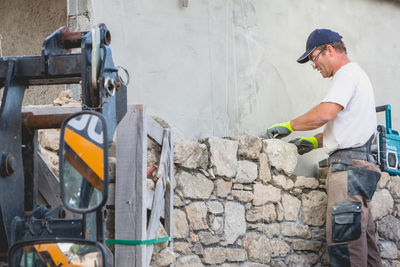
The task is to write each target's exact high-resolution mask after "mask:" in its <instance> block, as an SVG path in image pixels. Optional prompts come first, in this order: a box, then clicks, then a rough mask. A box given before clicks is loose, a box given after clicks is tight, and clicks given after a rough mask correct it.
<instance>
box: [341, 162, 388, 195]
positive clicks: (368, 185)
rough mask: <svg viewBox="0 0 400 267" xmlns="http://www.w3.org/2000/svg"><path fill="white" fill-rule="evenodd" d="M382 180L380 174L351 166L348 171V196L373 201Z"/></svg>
mask: <svg viewBox="0 0 400 267" xmlns="http://www.w3.org/2000/svg"><path fill="white" fill-rule="evenodd" d="M380 178H381V174H380V173H379V172H375V171H371V170H367V169H361V168H357V167H353V166H351V167H349V169H348V180H347V181H348V183H347V194H349V195H360V196H363V197H364V198H365V199H367V200H371V199H372V196H373V195H374V193H375V190H376V186H377V184H378V181H379V179H380Z"/></svg>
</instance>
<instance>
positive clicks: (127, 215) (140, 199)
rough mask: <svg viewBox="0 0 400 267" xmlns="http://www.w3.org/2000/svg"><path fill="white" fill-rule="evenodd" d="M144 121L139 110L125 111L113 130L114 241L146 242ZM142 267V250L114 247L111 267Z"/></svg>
mask: <svg viewBox="0 0 400 267" xmlns="http://www.w3.org/2000/svg"><path fill="white" fill-rule="evenodd" d="M146 133H147V118H146V110H145V108H144V107H143V106H135V107H134V108H132V107H129V109H128V112H127V114H126V115H125V117H124V118H123V119H122V121H121V122H120V124H119V126H118V128H117V166H116V177H117V178H116V189H115V190H116V191H115V238H116V239H127V240H146V239H147V232H146V221H147V210H146V190H147V186H146V162H147V134H146ZM145 265H146V247H145V245H139V246H122V245H116V247H115V266H116V267H127V266H136V267H141V266H145Z"/></svg>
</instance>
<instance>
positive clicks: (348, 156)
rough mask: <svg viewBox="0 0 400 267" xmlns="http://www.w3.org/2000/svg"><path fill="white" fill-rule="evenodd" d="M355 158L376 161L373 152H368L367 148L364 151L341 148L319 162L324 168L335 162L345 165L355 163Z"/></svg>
mask: <svg viewBox="0 0 400 267" xmlns="http://www.w3.org/2000/svg"><path fill="white" fill-rule="evenodd" d="M353 159H359V160H366V161H370V162H375V158H374V156H372V154H370V153H368V152H367V150H365V151H362V150H359V149H357V150H356V149H354V150H352V149H341V150H336V151H335V152H333V153H332V154H331V155H330V156H329V158H327V159H324V160H321V161H320V162H319V167H320V168H324V167H328V166H330V165H331V164H333V163H340V164H345V165H351V164H353Z"/></svg>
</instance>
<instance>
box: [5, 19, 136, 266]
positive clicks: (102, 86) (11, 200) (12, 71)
mask: <svg viewBox="0 0 400 267" xmlns="http://www.w3.org/2000/svg"><path fill="white" fill-rule="evenodd" d="M110 41H111V35H110V32H109V31H108V29H107V27H106V26H105V25H104V24H99V25H97V26H96V27H94V28H93V29H92V30H91V31H82V32H69V31H68V29H67V28H66V27H62V28H60V29H58V30H57V31H55V32H54V33H53V34H51V35H50V36H48V37H47V38H46V39H45V40H44V42H43V46H42V54H41V55H38V56H22V57H3V58H0V88H2V87H4V88H5V89H4V93H3V98H2V102H1V107H0V260H1V258H4V257H5V255H6V253H7V249H8V247H9V245H10V239H11V236H12V234H13V233H12V231H11V229H12V227H11V222H12V220H13V219H14V218H15V217H16V216H18V217H24V212H25V211H31V210H33V209H34V207H35V205H36V200H35V199H34V197H32V196H35V193H34V192H32V191H33V190H34V189H33V188H32V186H29V185H31V184H32V183H31V182H30V181H29V180H25V178H24V177H28V178H32V177H33V174H32V173H33V168H30V169H29V168H27V167H26V166H24V165H26V164H25V163H26V162H25V159H24V158H23V156H22V155H23V153H22V145H23V140H22V139H23V138H22V132H23V128H22V127H21V123H22V122H23V121H24V122H25V127H28V128H31V129H41V128H46V127H47V126H46V125H45V124H46V121H47V120H46V118H44V119H43V118H40V119H38V120H35V119H34V118H32V117H31V118H30V120H22V119H21V108H22V100H23V97H24V92H25V89H27V88H28V87H29V86H30V85H52V84H74V83H80V84H81V86H82V108H83V109H92V110H95V111H98V112H100V113H102V114H103V116H104V117H105V118H106V121H107V128H108V129H107V130H108V132H109V133H110V134H109V136H110V139H111V140H112V136H113V133H114V131H115V129H116V126H117V124H118V122H119V121H120V120H121V119H122V117H123V116H124V114H125V113H126V105H127V104H126V103H127V101H126V84H125V83H124V81H123V80H122V78H121V77H120V75H119V74H120V73H119V68H118V67H115V66H114V63H113V60H112V55H111V49H110V47H109V44H110ZM73 48H80V53H79V52H77V53H72V52H71V49H73ZM128 77H129V76H128ZM50 116H52V115H50ZM49 120H54V116H53V117H51V118H49ZM27 121H28V122H29V121H30V124H32V125H26V124H27ZM41 123H43V125H42V126H41ZM60 123H61V121H60V122H59V123H56V124H60ZM28 139H29V138H28ZM110 144H111V142H110ZM24 155H25V154H24ZM24 168H25V170H24ZM29 172H31V173H29ZM24 185H25V189H24ZM24 199H25V200H24Z"/></svg>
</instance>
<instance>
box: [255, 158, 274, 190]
mask: <svg viewBox="0 0 400 267" xmlns="http://www.w3.org/2000/svg"><path fill="white" fill-rule="evenodd" d="M259 161H260V168H259V169H258V178H259V179H260V180H261V181H263V182H264V183H268V182H269V181H271V178H272V177H271V167H270V166H269V160H268V156H267V154H265V153H261V154H260V159H259Z"/></svg>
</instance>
